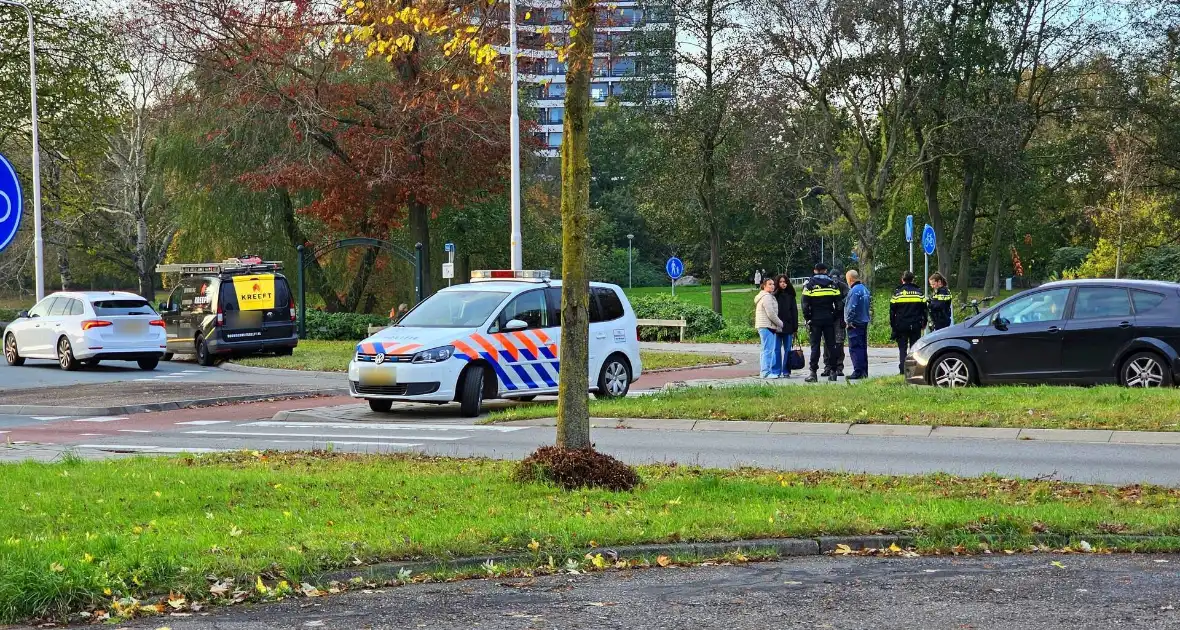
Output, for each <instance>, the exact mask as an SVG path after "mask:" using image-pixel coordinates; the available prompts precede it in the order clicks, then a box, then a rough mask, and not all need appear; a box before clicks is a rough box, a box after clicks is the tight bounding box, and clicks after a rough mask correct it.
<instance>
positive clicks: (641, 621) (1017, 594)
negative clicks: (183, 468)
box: [120, 554, 1180, 630]
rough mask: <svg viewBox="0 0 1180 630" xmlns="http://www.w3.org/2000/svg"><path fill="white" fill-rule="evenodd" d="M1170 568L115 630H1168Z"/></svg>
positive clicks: (813, 569)
mask: <svg viewBox="0 0 1180 630" xmlns="http://www.w3.org/2000/svg"><path fill="white" fill-rule="evenodd" d="M1054 562H1057V563H1058V564H1059V565H1060V566H1055V565H1054V564H1053V563H1054ZM1178 569H1180V558H1178V557H1176V556H1147V555H1122V556H1117V555H1116V556H1100V555H1087V556H1083V555H1076V554H1075V555H1064V556H1060V555H1049V554H1030V555H1016V556H978V557H967V558H952V557H931V558H916V559H883V558H864V557H807V558H797V559H789V560H784V561H781V562H768V563H760V564H747V565H742V566H709V567H695V568H666V569H644V570H634V571H621V572H608V573H596V574H590V575H555V576H548V577H540V578H536V579H518V578H502V579H488V580H470V581H463V582H455V583H449V584H421V585H410V586H405V587H396V588H378V589H370V590H367V591H365V592H355V593H348V594H342V595H336V596H329V597H326V598H320V599H311V600H308V599H297V600H292V601H288V602H283V603H279V604H273V605H263V606H252V607H244V606H240V607H236V608H228V609H214V610H212V612H209V613H202V614H203V615H205V616H201V615H195V616H191V617H185V618H178V617H172V618H168V619H158V618H157V619H145V620H140V621H136V622H132V623H125V624H120V626H121V627H125V628H129V629H130V628H134V629H136V630H141V629H155V628H160V627H162V626H166V627H169V628H171V629H172V630H280V629H281V630H296V629H302V628H323V629H324V630H354V629H358V628H372V629H375V630H384V629H389V630H393V629H399V630H400V629H402V628H439V629H449V628H455V629H463V630H468V629H470V628H480V629H481V630H526V629H538V630H539V629H542V628H544V629H549V628H562V629H566V628H569V629H574V628H586V629H590V628H634V629H642V630H648V629H657V628H659V629H668V630H680V629H682V628H699V629H712V628H723V629H725V630H765V629H767V628H799V629H803V628H806V629H808V630H811V629H814V628H831V629H837V630H894V629H896V630H926V629H939V630H942V629H946V630H952V629H953V630H960V629H972V630H1109V629H1111V628H1123V629H1127V630H1139V629H1142V630H1148V629H1151V630H1166V629H1169V628H1180V571H1178Z"/></svg>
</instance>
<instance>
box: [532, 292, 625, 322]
mask: <svg viewBox="0 0 1180 630" xmlns="http://www.w3.org/2000/svg"><path fill="white" fill-rule="evenodd" d="M600 291H603V289H599V288H595V287H591V288H590V323H591V324H597V323H599V322H604V321H607V320H609V319H611V318H610V317H605V318H604V317H603V316H602V314H603V308H602V302H601V299H600V298H599V295H598V294H599V292H600ZM548 294H549V321H551V322H556V323H555V324H554V325H555V326H560V325H561V289H560V288H558V287H551V288H549V289H548ZM619 307H620V308H622V304H619ZM619 317H622V314H621V313H620V315H619Z"/></svg>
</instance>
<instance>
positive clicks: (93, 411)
mask: <svg viewBox="0 0 1180 630" xmlns="http://www.w3.org/2000/svg"><path fill="white" fill-rule="evenodd" d="M347 393H348V390H347V389H344V388H330V389H309V390H300V391H293V392H280V393H277V394H246V395H243V396H223V397H221V398H198V399H195V400H178V401H173V402H163V403H146V404H142V405H125V406H123V407H55V406H51V405H0V414H11V415H32V414H45V415H67V416H122V415H130V414H133V413H151V412H156V411H175V410H177V409H188V408H190V407H211V406H215V405H219V404H232V403H243V402H257V401H260V400H289V399H292V398H312V397H315V396H339V395H341V394H347Z"/></svg>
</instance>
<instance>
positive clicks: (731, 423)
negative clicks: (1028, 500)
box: [494, 417, 1180, 446]
mask: <svg viewBox="0 0 1180 630" xmlns="http://www.w3.org/2000/svg"><path fill="white" fill-rule="evenodd" d="M590 422H591V427H592V428H598V429H638V430H643V431H694V432H702V431H722V432H731V433H759V434H761V433H769V434H774V435H826V436H834V435H835V436H839V435H849V436H854V437H856V436H870V437H904V438H933V439H957V440H1020V441H1028V442H1071V443H1078V444H1120V445H1139V446H1180V431H1115V430H1110V429H1104V430H1093V429H1032V428H1024V429H1021V428H1016V427H1012V428H1006V427H958V426H932V425H928V424H923V425H913V424H856V423H847V422H769V421H760V420H698V419H693V418H596V417H595V418H590ZM494 424H502V425H505V426H534V427H550V426H556V424H557V420H556V419H555V418H537V419H532V420H515V421H508V422H497V423H494Z"/></svg>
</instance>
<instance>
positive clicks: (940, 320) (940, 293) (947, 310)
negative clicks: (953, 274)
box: [927, 271, 951, 330]
mask: <svg viewBox="0 0 1180 630" xmlns="http://www.w3.org/2000/svg"><path fill="white" fill-rule="evenodd" d="M930 291H931V293H930V301H929V302H928V303H927V304H928V305H929V307H930V327H931V328H933V329H934V330H942V329H943V328H946V327H947V326H950V325H951V292H950V289H948V288H947V287H946V278H944V277H943V276H942V274H941V273H938V272H937V271H935V272H934V273H932V274H930Z"/></svg>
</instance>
